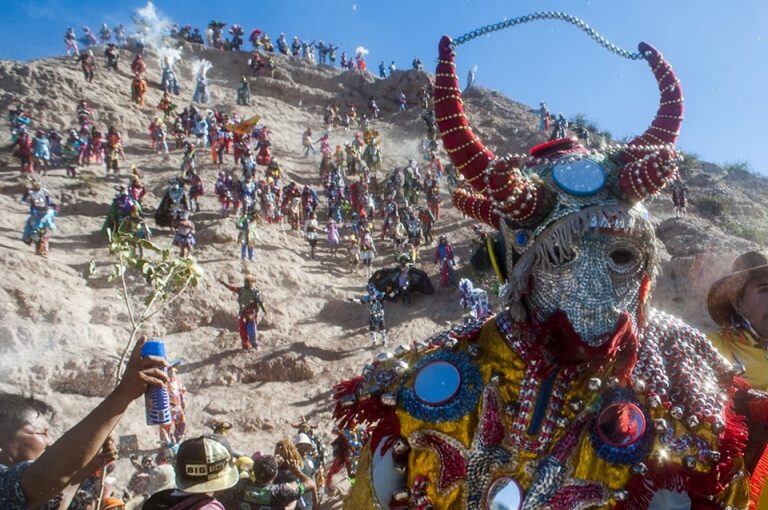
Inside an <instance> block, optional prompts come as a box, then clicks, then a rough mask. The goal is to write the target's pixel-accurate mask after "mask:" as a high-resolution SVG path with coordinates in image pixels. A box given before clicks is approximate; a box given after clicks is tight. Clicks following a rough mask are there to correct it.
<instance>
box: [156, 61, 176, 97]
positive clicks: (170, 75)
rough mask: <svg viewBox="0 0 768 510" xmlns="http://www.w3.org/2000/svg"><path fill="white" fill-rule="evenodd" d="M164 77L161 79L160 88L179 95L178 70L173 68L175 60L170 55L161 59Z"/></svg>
mask: <svg viewBox="0 0 768 510" xmlns="http://www.w3.org/2000/svg"><path fill="white" fill-rule="evenodd" d="M161 60H162V61H161V68H162V73H163V74H162V77H161V79H160V89H162V91H163V92H166V93H171V94H175V95H177V96H178V95H179V82H178V80H177V79H176V72H175V71H174V70H173V64H174V60H173V58H172V57H171V56H170V55H166V56H164V57H163V58H162V59H161Z"/></svg>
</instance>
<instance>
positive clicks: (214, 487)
mask: <svg viewBox="0 0 768 510" xmlns="http://www.w3.org/2000/svg"><path fill="white" fill-rule="evenodd" d="M174 469H175V472H176V487H177V488H178V489H179V490H182V491H184V492H188V493H190V494H200V493H205V492H215V491H221V490H225V489H229V488H230V487H233V486H234V485H235V484H237V481H238V480H239V479H240V474H239V472H238V470H237V467H235V463H234V461H233V459H232V453H231V452H230V449H229V445H227V444H226V443H225V442H223V441H222V440H221V439H220V438H217V437H214V436H208V435H206V436H201V437H196V438H194V439H187V440H186V441H184V442H183V443H181V445H180V446H179V451H178V453H177V454H176V464H175V466H174Z"/></svg>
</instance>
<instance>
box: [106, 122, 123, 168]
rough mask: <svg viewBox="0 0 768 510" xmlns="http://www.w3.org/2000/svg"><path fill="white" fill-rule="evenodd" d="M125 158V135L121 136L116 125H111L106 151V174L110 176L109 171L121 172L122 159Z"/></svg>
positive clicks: (108, 131)
mask: <svg viewBox="0 0 768 510" xmlns="http://www.w3.org/2000/svg"><path fill="white" fill-rule="evenodd" d="M121 158H122V159H123V160H124V159H125V154H124V153H123V137H122V136H120V132H119V131H117V130H116V129H115V128H114V126H110V128H109V129H108V130H107V146H106V149H105V151H104V167H105V170H104V174H105V176H106V177H109V173H110V172H112V173H113V174H114V175H118V174H119V173H120V159H121Z"/></svg>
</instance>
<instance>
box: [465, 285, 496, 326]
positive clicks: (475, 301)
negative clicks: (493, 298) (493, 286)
mask: <svg viewBox="0 0 768 510" xmlns="http://www.w3.org/2000/svg"><path fill="white" fill-rule="evenodd" d="M459 291H460V292H461V298H459V306H460V307H462V308H463V309H464V310H469V315H470V317H472V318H473V319H476V320H481V321H482V320H485V318H486V317H488V316H489V315H490V313H491V306H490V303H489V302H488V293H487V292H486V291H484V290H483V289H481V288H479V287H478V288H475V286H474V284H473V283H472V280H470V279H468V278H462V279H461V280H459Z"/></svg>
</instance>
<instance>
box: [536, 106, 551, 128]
mask: <svg viewBox="0 0 768 510" xmlns="http://www.w3.org/2000/svg"><path fill="white" fill-rule="evenodd" d="M531 113H535V114H536V116H537V117H538V118H539V131H541V132H542V133H548V132H549V123H550V121H551V120H552V117H551V116H550V114H549V109H548V108H547V105H546V104H544V102H541V103H539V107H538V108H536V109H535V110H531Z"/></svg>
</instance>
